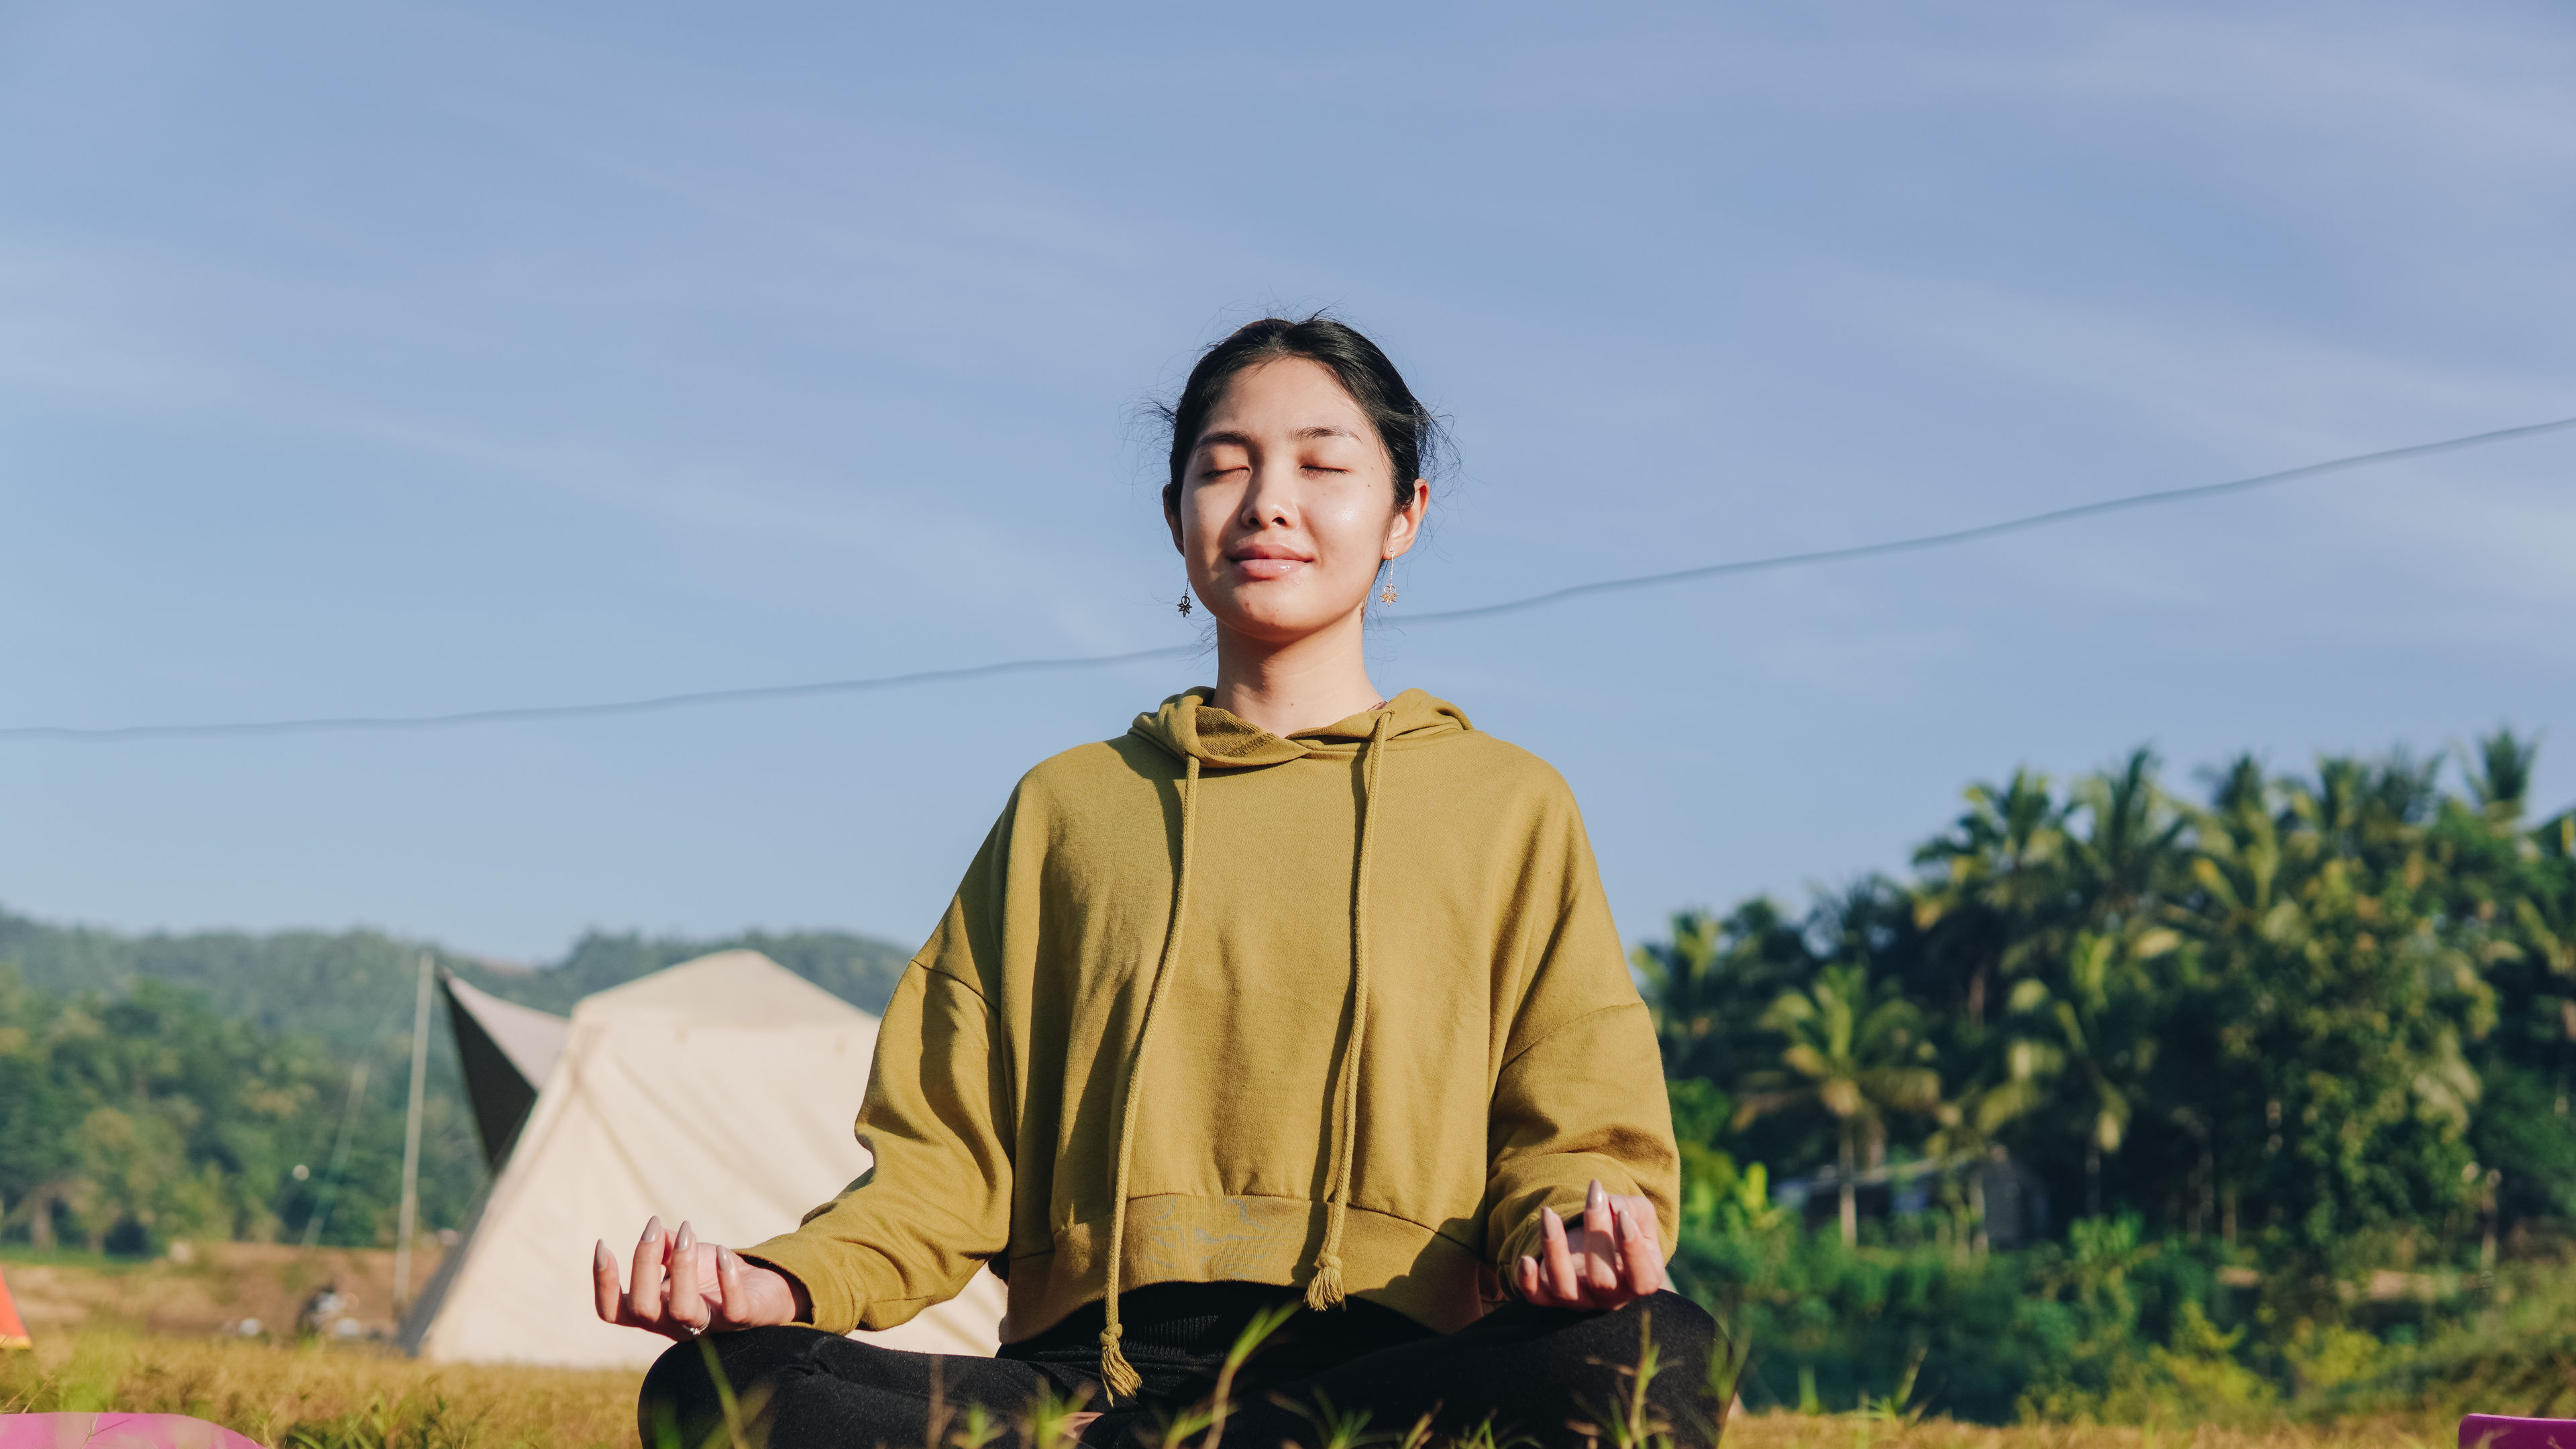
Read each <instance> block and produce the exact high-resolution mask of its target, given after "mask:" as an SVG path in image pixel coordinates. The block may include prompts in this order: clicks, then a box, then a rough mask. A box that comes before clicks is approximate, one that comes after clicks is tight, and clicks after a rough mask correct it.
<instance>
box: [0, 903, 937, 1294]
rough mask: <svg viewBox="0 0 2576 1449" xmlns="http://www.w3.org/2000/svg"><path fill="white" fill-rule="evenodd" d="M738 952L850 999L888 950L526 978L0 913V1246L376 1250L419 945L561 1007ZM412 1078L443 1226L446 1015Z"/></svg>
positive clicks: (398, 1143) (682, 944)
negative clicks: (425, 1069)
mask: <svg viewBox="0 0 2576 1449" xmlns="http://www.w3.org/2000/svg"><path fill="white" fill-rule="evenodd" d="M735 947H744V948H748V949H751V950H756V951H760V952H762V953H763V954H765V955H767V956H769V957H770V958H771V959H772V960H775V961H778V962H779V963H780V964H782V965H784V966H786V967H787V968H788V969H790V970H792V971H795V972H797V973H798V974H799V975H802V976H804V977H805V978H806V979H808V980H810V981H813V982H814V983H815V984H817V985H819V986H822V987H823V988H824V989H826V990H828V991H832V992H834V993H835V994H837V995H840V996H841V997H843V998H844V999H845V1000H849V1001H851V1002H852V1004H854V1005H857V1006H859V1007H861V1008H862V1009H864V1010H868V1011H879V1010H882V1009H883V1007H884V1004H885V1001H886V998H887V996H888V995H890V994H891V992H892V990H893V986H894V982H895V979H896V977H897V976H898V975H899V974H900V973H901V970H902V965H903V962H904V960H905V953H904V952H903V951H901V950H899V949H897V948H895V947H893V946H891V945H888V944H886V943H884V942H881V941H876V940H872V939H869V938H866V937H860V936H852V935H848V934H845V933H841V932H832V931H807V932H790V933H764V932H756V931H755V932H750V933H746V934H743V935H740V936H735V937H730V938H725V939H721V940H693V939H688V938H683V937H645V936H641V935H638V934H635V933H609V932H602V931H591V932H587V933H585V934H584V935H583V936H582V937H581V939H580V940H579V941H577V942H576V943H575V944H574V945H573V947H572V948H571V949H570V950H569V951H568V952H567V953H566V954H565V955H564V957H563V958H562V959H561V960H559V961H556V962H553V963H549V964H547V965H544V966H541V967H535V968H528V967H511V966H506V965H499V964H495V963H492V962H488V961H480V960H476V959H473V958H470V957H466V956H463V955H461V954H459V953H456V952H452V951H447V950H443V949H441V948H439V947H436V946H434V945H429V944H426V943H421V942H411V941H403V940H398V939H395V938H393V937H389V936H386V935H384V934H383V933H381V932H376V931H367V930H355V931H342V932H320V931H282V932H275V933H270V934H260V935H254V934H248V933H242V932H230V931H209V932H196V933H188V934H158V933H156V934H152V935H143V936H133V935H126V934H123V933H119V932H114V931H106V930H100V929H97V928H92V927H79V926H56V925H50V924H47V923H44V922H40V921H35V920H32V919H30V918H28V917H25V916H21V915H15V914H11V913H9V912H6V911H0V1240H5V1241H11V1242H15V1243H22V1244H25V1245H27V1246H29V1247H32V1248H37V1249H51V1248H54V1247H57V1246H66V1247H76V1248H82V1249H86V1250H88V1251H92V1252H97V1251H114V1252H131V1253H140V1252H153V1251H158V1250H159V1249H160V1248H161V1247H162V1246H164V1245H166V1244H168V1243H170V1242H172V1241H178V1240H188V1239H197V1240H204V1239H255V1240H262V1241H268V1240H281V1239H282V1240H286V1241H302V1240H304V1239H306V1238H307V1237H310V1238H312V1239H314V1240H316V1241H319V1242H322V1243H327V1244H331V1245H334V1246H369V1245H376V1244H382V1243H390V1242H391V1241H392V1234H393V1231H394V1222H395V1216H396V1208H397V1204H398V1201H399V1198H400V1194H401V1174H402V1142H403V1118H404V1113H405V1110H406V1107H407V1102H406V1100H405V1086H406V1083H407V1080H408V1072H409V1066H410V1052H411V1043H410V1031H411V1021H412V1011H413V1002H414V989H415V983H416V981H417V979H418V978H417V974H416V973H417V972H418V969H419V962H420V959H421V957H422V955H423V954H424V953H426V954H428V955H430V956H431V957H432V958H433V959H434V960H435V961H436V962H437V964H438V965H440V966H441V967H443V968H445V969H448V970H451V971H454V972H455V973H456V974H457V975H459V976H461V977H463V978H465V979H466V980H468V981H471V982H473V983H474V984H475V985H477V986H480V987H482V988H484V989H485V990H487V991H490V992H492V993H493V994H495V995H498V996H501V997H503V998H505V999H508V1000H512V1001H516V1002H518V1003H520V1004H521V1005H526V1006H534V1007H537V1008H539V1009H541V1010H546V1011H553V1012H557V1013H565V1012H569V1011H570V1010H571V1009H572V1006H573V1004H574V1003H575V1002H576V1001H578V1000H580V999H581V998H582V997H584V996H587V995H589V994H590V993H592V992H594V991H599V990H604V989H606V988H608V987H611V986H616V985H619V984H622V983H624V982H627V981H631V980H634V979H635V978H636V977H639V976H643V975H646V974H649V973H651V972H653V971H658V970H661V969H662V968H664V967H666V966H671V965H675V964H677V963H679V962H681V961H685V960H688V959H690V958H692V957H695V956H701V955H705V954H707V953H709V952H711V951H718V950H727V949H732V948H735ZM427 1085H428V1092H427V1097H426V1101H425V1103H424V1113H423V1128H424V1131H423V1139H422V1159H421V1177H420V1193H421V1218H420V1221H421V1224H422V1226H423V1227H424V1228H425V1229H427V1230H430V1231H436V1230H439V1229H444V1228H461V1227H463V1226H464V1224H465V1222H466V1220H467V1218H468V1216H469V1215H470V1214H471V1212H472V1209H473V1204H474V1200H475V1197H476V1195H477V1194H478V1193H479V1192H481V1190H482V1189H483V1187H484V1186H485V1179H486V1173H485V1169H484V1166H483V1158H482V1153H481V1151H480V1148H479V1146H478V1144H477V1142H476V1140H475V1136H474V1127H473V1125H472V1114H471V1112H470V1111H469V1110H468V1108H467V1106H466V1103H465V1099H464V1093H463V1084H462V1079H461V1077H460V1075H459V1071H458V1067H457V1062H456V1054H455V1046H454V1040H453V1038H452V1036H451V1035H450V1033H449V1030H448V1027H447V1024H446V1022H445V1021H444V1020H443V1019H442V1020H440V1021H438V1022H436V1023H435V1024H434V1025H433V1028H432V1031H431V1036H430V1056H429V1077H428V1084H427Z"/></svg>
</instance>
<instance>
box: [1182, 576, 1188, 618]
mask: <svg viewBox="0 0 2576 1449" xmlns="http://www.w3.org/2000/svg"><path fill="white" fill-rule="evenodd" d="M1189 616H1190V581H1189V580H1187V579H1183V580H1181V617H1182V618H1184V619H1186V618H1188V617H1189Z"/></svg>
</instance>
